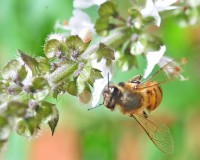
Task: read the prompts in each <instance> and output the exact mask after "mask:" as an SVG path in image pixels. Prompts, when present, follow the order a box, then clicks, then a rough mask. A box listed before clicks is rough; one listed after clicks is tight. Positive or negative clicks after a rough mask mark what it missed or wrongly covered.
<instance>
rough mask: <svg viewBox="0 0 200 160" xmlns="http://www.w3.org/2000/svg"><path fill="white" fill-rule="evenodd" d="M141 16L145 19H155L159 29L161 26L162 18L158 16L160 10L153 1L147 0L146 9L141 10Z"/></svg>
mask: <svg viewBox="0 0 200 160" xmlns="http://www.w3.org/2000/svg"><path fill="white" fill-rule="evenodd" d="M141 14H142V16H143V17H149V16H152V17H154V18H155V23H156V25H157V26H158V27H159V26H160V23H161V18H160V16H159V14H158V9H157V8H156V6H155V5H154V3H153V1H152V0H147V2H146V6H145V8H143V9H142V10H141Z"/></svg>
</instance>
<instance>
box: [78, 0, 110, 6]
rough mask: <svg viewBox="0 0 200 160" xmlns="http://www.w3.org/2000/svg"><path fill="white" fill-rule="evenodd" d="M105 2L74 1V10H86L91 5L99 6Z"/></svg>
mask: <svg viewBox="0 0 200 160" xmlns="http://www.w3.org/2000/svg"><path fill="white" fill-rule="evenodd" d="M105 1H106V0H74V8H88V7H91V6H93V5H98V6H99V5H101V4H102V3H104V2H105Z"/></svg>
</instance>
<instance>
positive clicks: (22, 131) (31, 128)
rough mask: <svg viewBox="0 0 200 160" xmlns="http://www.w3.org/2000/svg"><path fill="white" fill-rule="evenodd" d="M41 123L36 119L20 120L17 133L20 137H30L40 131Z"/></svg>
mask: <svg viewBox="0 0 200 160" xmlns="http://www.w3.org/2000/svg"><path fill="white" fill-rule="evenodd" d="M40 123H41V122H40V121H38V119H36V118H35V117H28V118H21V119H18V121H17V127H16V132H17V133H18V134H19V135H22V136H25V137H30V136H32V135H33V134H34V133H35V132H36V131H37V130H38V129H39V125H40Z"/></svg>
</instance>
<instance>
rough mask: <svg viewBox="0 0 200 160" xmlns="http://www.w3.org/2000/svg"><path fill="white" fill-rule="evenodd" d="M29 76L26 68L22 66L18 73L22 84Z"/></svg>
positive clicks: (18, 78)
mask: <svg viewBox="0 0 200 160" xmlns="http://www.w3.org/2000/svg"><path fill="white" fill-rule="evenodd" d="M26 76H27V70H26V68H25V66H24V65H23V66H21V68H20V69H19V70H18V72H17V80H18V81H20V82H22V81H23V80H24V79H25V78H26Z"/></svg>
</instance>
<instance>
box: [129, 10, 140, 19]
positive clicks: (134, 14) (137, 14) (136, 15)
mask: <svg viewBox="0 0 200 160" xmlns="http://www.w3.org/2000/svg"><path fill="white" fill-rule="evenodd" d="M128 14H129V15H130V16H131V18H132V19H137V18H140V19H142V15H141V13H140V11H138V10H137V9H135V8H130V9H128Z"/></svg>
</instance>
